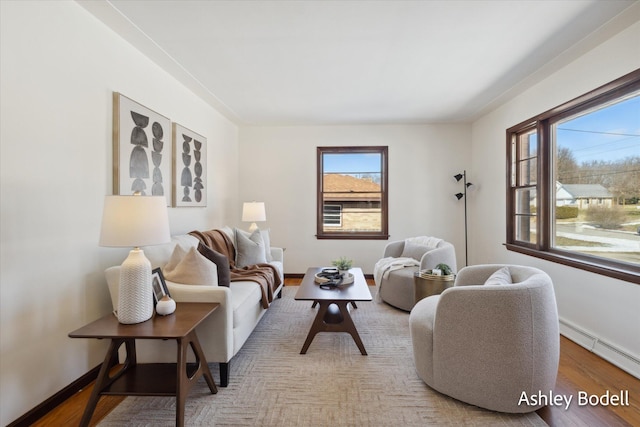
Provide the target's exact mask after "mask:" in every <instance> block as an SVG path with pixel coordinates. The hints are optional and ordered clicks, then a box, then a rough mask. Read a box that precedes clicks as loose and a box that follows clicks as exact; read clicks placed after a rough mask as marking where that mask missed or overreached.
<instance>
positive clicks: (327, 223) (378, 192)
mask: <svg viewBox="0 0 640 427" xmlns="http://www.w3.org/2000/svg"><path fill="white" fill-rule="evenodd" d="M317 157H318V159H317V160H318V209H317V218H318V219H317V238H318V239H387V238H388V237H389V235H388V219H387V147H318V152H317Z"/></svg>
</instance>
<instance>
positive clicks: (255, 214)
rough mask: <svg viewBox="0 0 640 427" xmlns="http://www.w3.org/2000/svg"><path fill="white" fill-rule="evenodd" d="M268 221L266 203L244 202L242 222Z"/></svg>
mask: <svg viewBox="0 0 640 427" xmlns="http://www.w3.org/2000/svg"><path fill="white" fill-rule="evenodd" d="M266 220H267V214H266V212H265V209H264V202H244V204H243V205H242V221H245V222H257V221H266Z"/></svg>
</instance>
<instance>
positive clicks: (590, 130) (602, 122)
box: [557, 93, 640, 164]
mask: <svg viewBox="0 0 640 427" xmlns="http://www.w3.org/2000/svg"><path fill="white" fill-rule="evenodd" d="M557 144H558V146H559V147H566V148H569V149H570V150H571V151H572V152H573V155H574V159H575V160H576V162H577V163H578V164H581V163H584V162H591V161H593V160H604V161H614V162H615V161H616V160H621V159H624V158H626V157H629V156H638V157H640V94H638V93H636V94H635V97H633V98H629V99H627V100H625V101H622V102H619V103H617V104H614V105H611V106H609V107H607V108H603V109H600V110H597V111H594V112H592V113H590V114H585V115H583V116H580V117H577V118H575V119H573V120H569V121H566V122H562V123H559V125H558V129H557Z"/></svg>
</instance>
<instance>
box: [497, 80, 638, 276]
mask: <svg viewBox="0 0 640 427" xmlns="http://www.w3.org/2000/svg"><path fill="white" fill-rule="evenodd" d="M507 153H508V177H509V182H508V185H507V210H508V212H507V219H508V221H507V248H508V249H510V250H514V251H518V252H522V253H526V254H529V255H533V256H538V257H541V258H545V259H549V260H552V261H556V262H560V263H563V264H567V265H571V266H574V267H578V268H582V269H585V270H589V271H592V272H596V273H600V274H604V275H608V276H611V277H616V278H619V279H623V280H628V281H632V282H634V283H640V70H637V71H635V72H633V73H630V74H628V75H626V76H624V77H622V78H620V79H618V80H616V81H614V82H611V83H610V84H607V85H605V86H603V87H601V88H598V89H596V90H594V91H592V92H590V93H588V94H586V95H583V96H581V97H579V98H577V99H575V100H573V101H570V102H568V103H566V104H564V105H561V106H559V107H557V108H554V109H552V110H550V111H548V112H546V113H543V114H541V115H539V116H537V117H534V118H532V119H529V120H527V121H525V122H523V123H521V124H519V125H516V126H514V127H512V128H510V129H508V130H507Z"/></svg>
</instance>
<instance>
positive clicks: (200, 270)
mask: <svg viewBox="0 0 640 427" xmlns="http://www.w3.org/2000/svg"><path fill="white" fill-rule="evenodd" d="M182 252H184V249H182V248H181V247H180V246H179V245H178V246H176V249H175V250H174V253H173V254H172V255H171V259H170V260H169V263H167V265H166V266H165V270H164V271H163V274H164V277H165V278H166V279H167V280H170V281H172V282H177V283H184V284H186V285H209V286H217V284H218V272H217V268H216V265H215V264H214V263H213V262H211V261H209V260H208V259H207V258H205V257H204V256H203V255H201V254H200V252H198V250H197V249H196V248H195V247H192V248H190V249H189V251H188V252H187V253H186V254H185V255H184V256H183V257H182V259H180V261H178V263H177V264H176V265H175V266H174V265H173V261H174V260H175V259H176V258H178V257H179V255H180V254H181V253H182ZM174 255H175V257H174Z"/></svg>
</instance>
